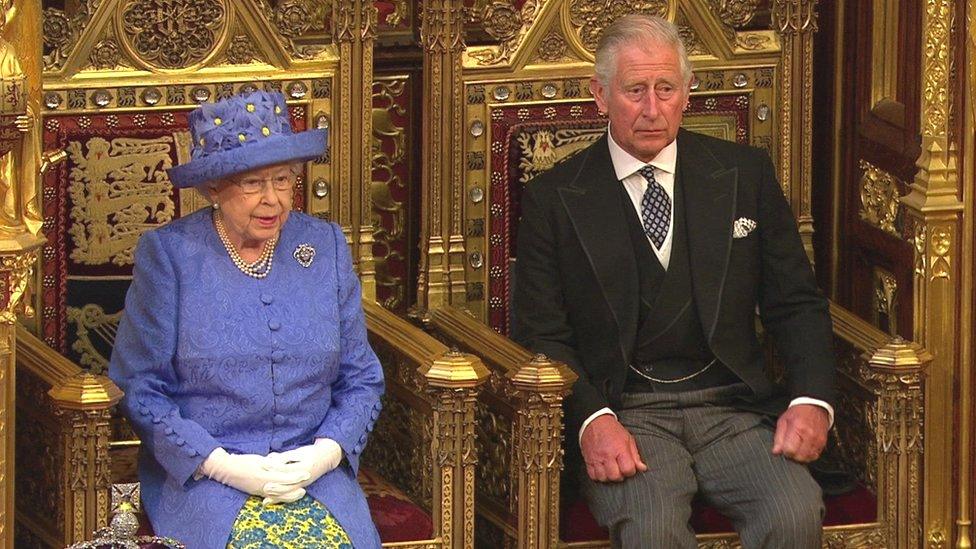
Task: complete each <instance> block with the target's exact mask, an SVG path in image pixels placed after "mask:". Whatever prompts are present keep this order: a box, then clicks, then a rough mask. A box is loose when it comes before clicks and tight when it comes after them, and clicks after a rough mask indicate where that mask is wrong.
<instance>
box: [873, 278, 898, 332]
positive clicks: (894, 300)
mask: <svg viewBox="0 0 976 549" xmlns="http://www.w3.org/2000/svg"><path fill="white" fill-rule="evenodd" d="M874 312H875V315H876V320H877V322H876V323H875V324H876V325H877V326H878V328H880V329H881V330H884V331H885V332H887V333H889V334H891V335H895V334H896V333H897V332H898V324H897V322H898V281H897V280H896V279H895V276H894V275H893V274H891V273H889V272H888V271H886V270H884V269H881V268H880V267H875V268H874ZM882 320H883V322H882Z"/></svg>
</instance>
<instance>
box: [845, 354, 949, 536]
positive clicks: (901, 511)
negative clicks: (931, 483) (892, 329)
mask: <svg viewBox="0 0 976 549" xmlns="http://www.w3.org/2000/svg"><path fill="white" fill-rule="evenodd" d="M931 361H932V355H931V354H929V352H928V351H926V350H925V349H923V348H922V347H921V346H919V345H918V344H917V343H914V342H907V341H905V340H903V339H901V338H900V337H897V336H896V337H895V338H894V339H892V340H891V341H890V342H889V343H887V344H886V345H884V346H882V347H881V348H879V349H878V350H876V351H874V352H873V353H872V354H871V355H870V358H868V360H867V364H866V365H865V366H863V370H862V377H863V378H864V380H865V381H866V382H868V383H870V384H872V385H873V386H874V388H875V390H876V391H877V400H876V403H875V410H874V416H873V417H874V418H875V421H877V424H876V425H875V426H874V427H875V434H876V437H877V441H876V443H877V446H878V450H879V452H880V455H879V460H880V462H879V471H878V497H880V498H882V499H883V501H884V506H883V509H884V512H885V516H884V517H883V524H884V526H885V528H886V529H887V535H888V538H889V540H892V543H894V540H917V539H919V532H918V528H919V525H920V524H921V517H922V515H921V504H920V497H921V491H920V480H921V463H922V453H923V448H924V444H923V435H924V432H925V421H926V418H925V398H924V394H923V387H922V381H923V379H924V377H925V375H926V369H927V367H928V365H929V363H930V362H931ZM909 546H912V545H911V544H910V545H909Z"/></svg>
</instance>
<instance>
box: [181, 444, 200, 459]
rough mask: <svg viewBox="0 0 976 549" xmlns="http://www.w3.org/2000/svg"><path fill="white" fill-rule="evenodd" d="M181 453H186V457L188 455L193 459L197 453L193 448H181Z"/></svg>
mask: <svg viewBox="0 0 976 549" xmlns="http://www.w3.org/2000/svg"><path fill="white" fill-rule="evenodd" d="M183 451H184V452H186V455H188V456H190V457H195V456H196V455H197V453H198V452H197V451H196V450H194V449H193V448H190V447H189V446H184V447H183Z"/></svg>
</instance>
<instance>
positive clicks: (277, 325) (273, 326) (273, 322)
mask: <svg viewBox="0 0 976 549" xmlns="http://www.w3.org/2000/svg"><path fill="white" fill-rule="evenodd" d="M268 328H271V329H272V330H278V329H280V328H281V323H280V322H278V320H277V319H274V318H272V319H271V320H269V321H268Z"/></svg>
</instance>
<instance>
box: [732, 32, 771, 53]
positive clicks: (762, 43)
mask: <svg viewBox="0 0 976 549" xmlns="http://www.w3.org/2000/svg"><path fill="white" fill-rule="evenodd" d="M771 42H772V38H771V37H770V36H769V35H766V34H761V33H758V32H739V33H736V35H735V45H736V46H737V47H740V48H742V49H744V50H749V51H756V50H764V49H766V48H769V47H770V46H771V45H772V44H771Z"/></svg>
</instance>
